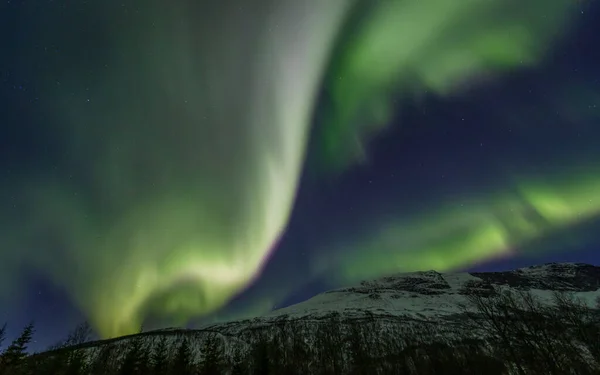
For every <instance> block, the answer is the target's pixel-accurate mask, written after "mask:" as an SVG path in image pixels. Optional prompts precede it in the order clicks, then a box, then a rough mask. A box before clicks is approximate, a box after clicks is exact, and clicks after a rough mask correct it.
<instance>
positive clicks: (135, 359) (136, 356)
mask: <svg viewBox="0 0 600 375" xmlns="http://www.w3.org/2000/svg"><path fill="white" fill-rule="evenodd" d="M143 349H144V348H143V347H142V341H141V340H140V339H134V340H133V342H131V345H130V347H129V350H128V351H127V354H126V355H125V359H124V360H123V362H122V363H121V367H120V368H119V375H141V372H140V370H141V367H142V351H143ZM144 375H145V374H144Z"/></svg>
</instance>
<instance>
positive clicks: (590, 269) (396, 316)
mask: <svg viewBox="0 0 600 375" xmlns="http://www.w3.org/2000/svg"><path fill="white" fill-rule="evenodd" d="M505 291H509V292H515V293H517V294H518V293H520V292H526V293H528V294H529V295H531V296H534V297H535V298H536V299H537V300H538V301H540V303H542V304H552V303H553V298H554V294H555V293H556V292H566V293H568V294H569V295H571V296H574V297H576V298H578V299H580V300H581V301H583V303H585V304H586V305H588V306H590V307H595V303H596V300H597V298H599V296H600V267H596V266H592V265H588V264H580V263H550V264H544V265H539V266H532V267H527V268H521V269H517V270H514V271H506V272H479V273H465V272H463V273H438V272H435V271H425V272H412V273H402V274H396V275H390V276H387V277H382V278H380V279H376V280H371V281H364V282H362V283H360V284H359V285H356V286H352V287H347V288H340V289H336V290H331V291H328V292H325V293H321V294H318V295H316V296H315V297H313V298H310V299H308V300H307V301H304V302H301V303H298V304H296V305H292V306H289V307H285V308H282V309H278V310H275V311H272V312H270V313H268V314H266V315H263V316H260V317H256V318H253V319H246V320H237V321H231V322H225V323H219V324H212V325H209V326H206V327H204V328H202V329H199V330H181V329H164V330H157V331H151V332H145V333H141V334H138V335H132V336H127V337H122V338H117V339H112V340H104V341H97V342H92V343H88V344H85V345H83V346H81V347H79V349H83V350H84V351H85V352H86V353H87V354H88V355H89V358H90V360H93V359H94V358H98V357H99V356H101V355H102V353H103V350H104V352H106V350H107V349H111V350H113V352H114V353H113V357H114V359H115V360H116V361H117V362H118V361H119V360H120V359H121V358H122V357H123V356H124V353H125V352H126V348H128V347H129V346H130V345H131V343H132V340H141V341H142V343H143V345H144V346H145V347H147V348H149V349H150V350H151V349H152V348H153V347H155V346H156V345H157V343H158V341H159V340H160V339H161V338H166V339H167V341H168V346H170V347H171V348H176V347H177V346H179V345H180V344H181V343H182V342H183V341H184V339H185V338H187V339H188V340H187V341H188V342H189V343H190V345H191V352H192V356H193V358H194V359H195V361H196V362H199V361H201V360H202V358H203V353H202V352H203V348H204V345H205V342H206V340H207V338H208V337H210V338H212V339H214V340H217V341H218V342H219V344H220V346H221V348H222V349H223V354H224V357H225V360H226V361H234V360H235V358H237V357H239V356H240V355H242V356H243V355H245V354H248V353H252V350H253V349H254V348H255V347H256V345H257V344H258V343H261V342H263V343H264V342H267V343H271V344H273V345H275V347H290V348H293V347H298V345H300V346H302V348H303V349H302V350H299V349H291V350H292V354H291V355H294V356H304V357H301V358H304V359H303V360H304V361H308V363H309V364H308V365H307V366H310V363H313V362H310V361H317V359H315V358H317V357H318V358H321V359H320V361H321V362H323V361H325V360H324V359H323V358H330V357H331V358H333V357H336V356H337V357H336V358H339V360H340V361H342V362H343V363H345V362H347V361H350V359H351V354H350V352H351V351H352V350H356V349H352V345H351V344H347V343H348V342H349V341H352V340H354V339H353V337H354V338H355V339H356V338H357V337H359V339H357V340H359V341H360V342H361V344H360V345H362V349H361V351H363V352H364V353H363V354H364V355H365V356H366V357H368V358H387V356H389V355H393V354H394V353H397V352H398V351H400V350H402V348H403V347H406V346H408V345H410V343H409V342H408V341H406V340H405V338H406V337H412V338H414V337H418V338H419V340H420V342H422V343H426V342H433V341H440V340H442V341H452V340H455V339H456V338H461V339H464V338H465V337H473V338H478V339H481V338H483V337H484V336H485V335H487V334H490V333H489V332H486V330H483V331H481V330H480V331H478V330H476V329H469V328H465V327H467V325H466V322H468V321H469V319H472V318H473V316H475V315H476V314H477V313H478V311H477V310H476V308H475V306H474V305H473V303H472V302H473V297H476V298H480V300H482V301H484V300H492V299H493V297H498V296H500V295H503V292H505ZM325 339H327V340H329V341H327V343H328V344H325V341H323V340H325ZM332 340H333V341H332ZM332 343H335V345H333V346H336V347H337V349H336V350H337V352H334V353H332V352H327V353H329V354H327V353H326V352H325V350H326V349H324V348H326V347H327V346H332ZM244 353H245V354H244ZM307 353H311V354H310V355H309V354H307ZM287 356H288V355H287V354H286V358H287ZM323 356H325V357H323ZM298 358H300V357H298ZM282 360H283V359H282ZM286 360H290V359H289V358H287V359H286ZM297 360H298V361H301V359H297ZM328 361H329V360H328ZM332 371H333V370H332ZM335 371H341V370H339V369H337V370H335ZM335 371H333V372H334V373H335Z"/></svg>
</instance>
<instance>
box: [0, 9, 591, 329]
mask: <svg viewBox="0 0 600 375" xmlns="http://www.w3.org/2000/svg"><path fill="white" fill-rule="evenodd" d="M165 4H166V3H164V2H159V1H145V2H141V1H139V2H138V1H131V2H129V3H127V2H126V3H121V2H113V1H108V2H103V3H102V4H95V3H93V2H91V3H84V2H81V3H77V5H72V4H71V5H67V6H65V7H59V6H57V5H56V4H47V5H44V6H43V7H40V8H33V7H31V8H28V7H27V6H25V5H23V6H21V7H20V8H18V9H16V8H15V9H14V10H12V12H14V15H15V17H14V18H13V19H15V20H18V21H13V22H14V27H18V26H19V25H18V22H23V23H25V22H27V20H28V19H31V20H33V19H35V20H36V22H33V21H29V22H31V25H35V26H32V27H31V28H30V29H28V32H27V33H23V35H22V36H21V38H22V39H21V40H19V41H18V42H15V46H14V47H13V49H14V50H13V51H12V52H11V53H12V54H13V55H15V56H25V57H26V58H25V57H23V58H22V61H21V60H19V63H18V64H17V63H16V62H15V63H14V66H11V74H10V75H7V76H6V77H5V82H9V81H11V84H12V85H13V86H14V85H19V86H21V85H23V84H22V83H18V82H17V83H15V82H12V81H14V80H15V79H16V78H14V77H20V78H19V79H20V80H23V81H26V82H27V84H26V86H28V89H29V91H28V92H26V93H23V95H24V97H26V98H27V101H28V102H29V103H32V102H34V104H28V106H31V108H35V109H30V108H28V109H26V110H23V111H22V113H23V114H22V116H24V117H26V118H27V123H28V124H31V125H30V128H27V129H23V128H22V127H19V126H18V124H17V123H18V121H17V120H14V121H13V122H11V121H8V122H7V124H8V125H6V126H7V128H8V131H7V134H16V135H15V136H14V137H13V139H16V140H17V141H19V142H21V143H19V142H17V141H13V140H11V141H10V145H11V147H8V146H7V150H8V151H6V152H4V154H3V160H4V165H6V167H5V172H3V174H2V175H1V176H0V181H1V184H0V189H2V200H1V201H0V202H1V203H2V207H3V208H2V211H1V212H2V216H1V217H0V220H1V223H2V225H1V227H0V231H1V236H0V238H1V239H2V240H1V242H0V246H1V247H0V264H2V265H3V269H4V270H6V271H4V272H2V273H1V274H0V300H1V301H11V302H10V303H13V302H14V301H15V300H17V298H15V295H19V294H24V293H25V290H24V289H26V287H25V284H26V283H27V282H26V281H25V280H23V278H24V276H23V275H25V274H29V273H35V274H36V275H38V276H37V277H39V278H43V279H44V280H47V281H48V282H51V283H52V285H54V287H55V288H57V289H59V290H62V291H64V292H65V294H66V295H67V296H68V298H69V301H70V302H71V303H72V304H73V306H74V307H75V309H77V310H79V311H81V312H82V313H83V315H84V316H85V317H87V318H88V319H90V321H91V322H92V324H93V326H94V327H95V328H96V329H97V330H98V332H99V333H100V335H101V336H103V337H114V336H118V335H123V334H128V333H132V332H136V331H137V330H138V329H139V327H140V325H141V324H142V323H144V322H148V321H150V322H151V321H154V320H158V321H160V322H161V323H160V324H158V325H174V324H177V325H183V324H186V323H187V322H188V321H190V320H198V319H202V318H203V317H208V316H210V317H214V316H218V315H219V314H223V316H229V315H231V314H234V315H243V314H248V313H250V311H252V312H256V313H260V312H264V311H266V310H268V309H269V308H270V307H272V305H273V304H278V303H281V302H282V301H283V300H284V299H285V298H286V297H287V296H288V295H289V294H290V293H292V292H294V291H295V290H296V289H298V288H300V287H302V286H303V285H305V284H308V283H310V282H312V281H314V280H318V279H319V280H325V281H326V282H327V283H328V284H330V285H331V286H335V285H344V284H348V283H353V282H356V281H358V280H361V279H364V278H369V277H377V276H381V275H384V274H387V273H393V272H399V271H409V270H419V269H431V268H435V269H437V270H439V271H444V270H452V269H460V268H465V267H469V266H471V265H473V264H477V263H481V262H484V261H486V260H490V259H494V258H499V257H505V258H506V257H513V256H516V255H517V254H518V253H520V252H534V251H543V250H538V248H540V247H541V248H547V249H548V250H547V251H550V248H551V247H552V245H553V244H554V245H556V244H557V243H560V244H562V245H561V246H564V247H565V249H566V248H568V246H569V244H573V243H579V242H581V241H583V238H582V236H581V235H579V234H578V235H576V236H575V237H573V236H574V235H572V233H575V232H573V231H571V229H573V228H577V227H580V226H581V225H584V226H585V225H588V224H589V223H590V222H594V220H596V219H597V218H598V217H600V200H596V195H598V193H597V192H600V179H599V178H597V177H596V176H599V175H600V174H599V172H600V163H598V162H597V161H598V160H599V159H600V154H599V153H598V152H597V151H596V148H597V147H596V145H595V143H596V142H594V138H593V136H584V137H581V136H577V134H579V135H581V134H582V133H584V134H590V135H591V134H592V133H591V132H592V131H593V130H594V129H593V126H590V125H589V124H590V123H592V122H593V121H597V119H598V116H597V114H596V112H595V111H593V110H591V106H592V105H593V103H595V101H594V100H596V99H597V98H598V96H597V95H596V96H594V93H595V92H597V86H596V87H593V86H592V85H589V84H588V83H589V82H587V80H586V79H579V80H569V82H568V85H567V84H566V83H565V82H560V81H559V80H556V81H555V82H551V83H548V84H546V85H545V88H548V89H549V90H550V91H548V92H545V93H544V94H543V95H540V96H539V97H536V98H535V99H525V100H522V101H520V102H519V103H516V104H514V105H513V104H511V105H510V106H508V105H501V104H498V103H495V105H494V107H495V108H496V109H498V113H492V112H493V111H485V110H481V106H482V105H483V104H481V103H480V104H473V103H471V101H473V100H475V99H469V98H470V97H477V98H478V100H480V101H484V100H493V101H495V102H499V101H501V100H502V99H501V96H500V95H498V96H497V97H492V98H491V99H490V98H488V97H486V93H488V94H489V93H494V95H495V94H498V93H501V92H503V91H504V89H503V88H502V89H501V88H500V87H499V85H501V83H502V82H505V81H511V80H512V81H514V79H515V78H514V77H515V75H519V74H522V75H523V77H527V76H531V75H535V74H536V73H535V72H536V69H537V68H538V67H539V66H542V65H544V64H548V61H550V60H551V59H552V56H554V55H553V54H555V53H556V52H555V51H556V50H557V49H558V48H562V47H561V46H562V45H563V43H564V40H568V38H570V37H572V36H571V34H572V33H573V32H574V31H573V30H575V29H576V28H577V25H578V23H579V20H578V18H577V17H578V16H579V15H580V5H579V4H578V3H576V2H574V1H571V0H560V1H553V2H551V3H548V2H547V1H542V0H531V1H529V2H528V3H527V5H523V2H519V1H516V0H505V1H502V2H500V1H498V2H494V1H481V0H465V1H461V2H449V1H445V0H429V1H427V2H420V1H411V0H403V1H400V0H399V1H381V2H378V1H373V2H366V1H365V2H362V1H358V0H356V1H349V0H328V1H318V0H304V1H301V2H300V1H296V0H279V1H275V0H257V1H254V2H253V5H252V7H250V6H248V3H247V2H245V1H241V0H234V1H229V2H226V4H225V3H224V2H216V1H215V2H197V3H196V2H192V1H175V2H173V3H172V4H171V3H170V4H169V6H167V5H165ZM44 7H48V9H41V8H44ZM42 13H43V14H42ZM17 16H18V17H17ZM11 25H12V24H11ZM9 26H10V25H9ZM9 26H5V27H9ZM74 29H76V30H78V32H77V33H74V32H73V30H74ZM550 69H552V68H550ZM23 77H25V78H23ZM556 77H558V75H557V76H556ZM512 81H511V82H512ZM515 90H516V91H518V89H515ZM21 91H23V90H21ZM507 91H510V89H507ZM516 91H515V92H516ZM573 95H576V96H578V97H581V98H580V100H579V101H575V100H574V98H573ZM34 98H35V99H34ZM453 101H455V102H457V103H460V105H462V106H463V107H466V109H463V110H461V113H462V114H464V113H467V114H468V115H470V114H471V113H474V112H477V110H479V111H481V112H483V114H482V113H479V115H478V116H480V119H479V120H480V121H485V126H481V124H479V125H480V126H481V127H483V128H486V131H487V132H488V133H487V137H488V138H490V139H491V141H490V142H488V141H486V142H485V144H486V146H485V149H486V150H487V149H488V148H489V147H490V146H488V143H490V144H491V145H494V146H493V147H500V146H499V145H502V144H503V145H504V146H503V147H504V148H503V151H502V152H500V151H498V150H493V151H488V153H486V155H485V156H481V155H478V154H476V153H475V152H474V151H468V150H466V148H467V146H465V144H466V143H465V142H466V140H467V139H468V138H469V136H462V135H464V134H467V135H469V134H470V136H472V137H473V139H475V138H477V137H478V136H476V135H475V132H473V131H471V130H469V131H466V130H465V129H462V128H461V127H463V126H464V125H463V124H462V123H461V122H460V121H451V120H450V118H451V117H456V116H457V115H456V114H453V115H451V116H450V115H447V114H446V115H445V114H444V111H441V110H439V108H442V107H443V108H446V109H448V108H454V109H453V110H454V111H457V110H456V108H457V107H458V105H450V103H452V102H453ZM430 102H431V103H433V102H435V103H442V104H440V105H439V106H437V108H438V110H437V111H436V110H435V109H433V110H430V111H429V113H433V114H434V116H437V118H436V119H433V120H432V119H431V118H428V119H427V120H426V119H424V118H416V119H415V117H414V113H415V108H418V109H419V110H421V109H422V108H424V106H426V105H427V104H428V103H430ZM584 102H585V103H586V104H582V103H584ZM465 103H466V104H465ZM598 105H600V101H599V102H598ZM584 107H585V108H587V109H589V111H587V112H586V113H584V111H582V110H581V108H584ZM500 108H501V109H500ZM19 110H20V109H19V108H12V109H11V111H13V112H15V113H20V112H18V111H19ZM469 111H471V112H469ZM557 111H558V112H559V113H560V115H556V113H555V112H557ZM5 112H6V113H9V110H8V109H7V110H6V111H5ZM488 112H489V113H488ZM550 112H552V113H553V115H552V116H549V115H548V113H550ZM403 113H409V114H410V113H413V115H412V116H413V117H412V118H410V117H411V115H403ZM435 113H438V114H437V115H436V114H435ZM446 113H447V111H446ZM468 115H467V117H468ZM12 116H14V117H11V118H18V117H19V115H14V114H13V115H12ZM461 116H462V115H461ZM486 116H487V117H486ZM7 117H8V116H7ZM459 117H460V116H459ZM472 117H473V116H472ZM463 120H464V119H463ZM542 122H543V123H542ZM11 126H12V128H11ZM471 126H475V125H471ZM532 127H536V128H538V129H536V130H532V129H531V128H532ZM17 128H18V130H15V129H17ZM539 128H542V129H543V130H541V129H539ZM11 129H12V130H11ZM590 129H591V130H590ZM454 130H456V131H457V132H459V133H460V134H462V135H461V137H457V138H452V137H450V136H448V137H447V140H448V142H444V136H443V135H442V136H440V134H441V132H447V131H450V132H452V131H454ZM11 132H12V133H11ZM507 132H508V133H510V137H511V138H510V139H509V140H508V141H507V142H505V143H503V141H502V139H503V138H502V137H505V138H506V137H507V136H506V134H508V133H507ZM542 133H543V134H542ZM392 134H395V135H393V136H392ZM541 134H542V135H541ZM565 134H568V135H569V136H573V139H571V138H569V136H566V135H565ZM593 134H597V132H596V133H593ZM34 135H35V137H34ZM597 135H598V134H597ZM19 137H20V138H19ZM386 137H388V138H390V139H392V138H393V141H388V142H390V144H388V145H387V146H385V147H388V148H389V149H392V148H394V147H398V148H399V149H402V150H406V154H405V155H401V151H402V150H400V151H395V152H397V153H395V154H394V158H399V159H398V160H396V159H394V160H396V161H393V162H385V163H383V164H385V166H380V168H381V169H382V170H385V173H384V174H385V175H386V176H388V177H389V173H388V172H389V170H390V169H391V168H392V167H390V166H391V165H392V164H396V165H395V166H394V167H393V170H394V171H395V173H396V174H397V177H395V180H394V181H396V182H394V183H391V182H390V183H388V184H387V187H383V188H381V189H382V190H377V189H379V188H373V189H375V190H372V191H370V192H369V191H368V189H363V190H362V192H361V193H359V190H360V189H354V188H351V186H354V185H353V183H352V182H349V181H350V180H351V177H348V174H350V175H352V173H354V174H361V173H366V174H369V172H364V171H365V170H367V171H368V170H369V169H371V170H373V171H374V170H376V169H377V160H383V159H382V158H381V157H380V158H378V157H376V156H374V155H376V154H377V152H382V153H383V154H385V152H384V150H383V149H384V148H385V147H384V146H381V145H382V144H385V140H383V141H382V139H385V138H386ZM9 138H10V137H9ZM434 138H435V139H437V140H436V141H433V140H432V139H434ZM440 139H441V141H440ZM451 139H456V142H455V145H454V146H453V145H452V142H450V140H451ZM461 142H462V143H461ZM433 143H435V144H443V143H448V144H449V145H448V146H444V147H447V148H443V147H436V148H435V149H433V150H429V151H428V150H425V149H424V148H423V147H427V144H433ZM3 144H6V145H8V144H9V142H6V143H3ZM411 144H412V146H411ZM508 144H510V145H512V146H507V145H508ZM532 144H533V145H535V149H533V148H530V147H531V145H532ZM415 145H418V147H417V146H415ZM517 145H518V146H519V147H517ZM476 146H477V148H481V149H483V148H484V142H483V141H481V142H476ZM513 146H514V150H513V151H512V152H511V151H507V150H508V149H509V148H510V147H513ZM411 147H412V149H411ZM378 148H379V149H378ZM517 149H518V150H520V151H519V152H517V151H516V150H517ZM23 150H27V152H30V151H31V150H35V156H34V157H32V156H30V157H29V158H28V157H26V156H20V157H19V158H18V159H19V160H18V161H17V162H14V159H15V158H16V157H15V155H21V154H22V153H26V152H25V151H23ZM382 150H383V151H382ZM523 150H527V151H523ZM497 151H498V152H497ZM477 152H479V151H477ZM389 155H392V154H391V153H390V154H389ZM400 156H401V157H400ZM423 158H425V159H431V160H432V162H431V163H429V164H428V165H431V166H428V167H424V168H425V169H427V170H428V171H430V172H433V171H436V172H435V173H437V171H441V170H444V169H445V168H446V167H447V166H449V165H452V168H454V170H455V173H454V175H456V176H458V177H454V179H453V181H454V182H453V183H452V184H450V185H449V186H446V185H443V184H440V183H439V182H432V181H431V180H428V178H426V177H424V175H423V174H422V172H421V171H420V170H421V169H415V168H414V164H411V163H412V162H413V160H412V159H414V160H423ZM33 159H35V160H33ZM370 163H371V164H370ZM361 168H362V169H361ZM312 172H315V173H312ZM373 173H374V175H376V173H375V172H373ZM443 173H446V172H443ZM440 174H441V173H440ZM449 175H453V173H450V174H449ZM490 176H491V177H490ZM388 177H386V178H388ZM373 180H374V181H375V182H377V179H376V178H373ZM380 180H381V179H380ZM399 180H400V181H399ZM402 180H403V181H402ZM380 185H382V184H380ZM323 186H330V187H332V186H333V187H334V188H332V189H333V190H334V191H336V192H337V197H335V198H332V199H331V200H330V201H331V202H346V203H347V202H348V201H352V202H355V203H354V204H355V205H356V206H357V207H358V208H357V209H356V210H355V211H354V213H344V214H342V213H339V212H340V208H339V207H341V206H342V205H343V204H346V203H340V206H338V208H337V211H335V209H327V207H328V204H327V203H324V204H322V205H321V207H316V208H315V207H313V208H311V207H310V203H305V202H310V201H314V202H320V201H321V200H324V199H325V198H323V197H324V196H326V195H327V193H315V192H314V190H315V189H316V190H319V189H321V190H322V189H325V188H323ZM299 189H304V190H303V191H304V192H302V191H301V192H300V194H301V196H300V197H299V198H298V200H297V204H296V205H294V202H295V199H296V196H297V194H298V191H299ZM311 189H313V190H312V193H311ZM344 191H346V192H347V193H344ZM352 192H354V193H355V194H353V193H352ZM319 194H320V195H319ZM307 197H308V198H307ZM344 199H346V200H345V201H344ZM332 205H333V203H332ZM332 212H338V213H333V214H332ZM296 216H298V217H299V218H300V217H302V218H303V220H300V219H295V220H294V218H295V217H296ZM332 217H336V218H338V219H339V220H332ZM290 218H291V219H292V222H290ZM325 220H327V221H329V222H330V223H329V224H324V221H325ZM300 221H304V224H301V225H300V226H303V227H304V228H309V229H303V230H301V231H297V232H295V231H296V230H295V229H294V228H296V227H298V225H299V224H295V223H298V222H300ZM333 221H335V223H336V224H335V225H333V224H331V222H333ZM318 223H323V225H322V226H321V227H318ZM290 232H291V233H290ZM295 233H296V234H295ZM570 233H571V234H570ZM563 234H564V235H563ZM302 236H304V237H307V238H309V237H310V240H308V239H304V240H303V241H305V244H304V245H301V244H299V242H296V243H293V242H294V241H293V240H290V239H289V238H292V239H293V238H299V237H302ZM557 236H558V237H560V240H556V237H557ZM290 242H292V243H291V244H290ZM300 248H301V249H300ZM558 250H562V249H552V251H558ZM300 254H303V255H302V262H300V263H302V264H305V265H306V266H305V267H304V266H302V267H301V266H299V264H298V262H296V260H297V259H298V257H300ZM273 280H277V281H273ZM247 288H250V290H248V291H247V292H245V290H246V289H247ZM232 299H239V301H241V302H240V303H239V305H243V306H244V308H242V309H237V310H236V309H234V308H233V307H231V306H228V304H229V303H230V301H231V300H232ZM265 301H266V302H265ZM233 305H235V303H234V304H233ZM233 305H232V306H233ZM257 306H258V307H257ZM249 309H252V310H249ZM234 310H235V311H234ZM155 325H156V324H155Z"/></svg>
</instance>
